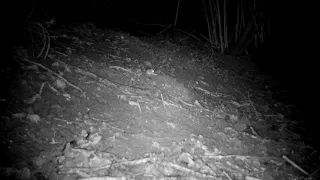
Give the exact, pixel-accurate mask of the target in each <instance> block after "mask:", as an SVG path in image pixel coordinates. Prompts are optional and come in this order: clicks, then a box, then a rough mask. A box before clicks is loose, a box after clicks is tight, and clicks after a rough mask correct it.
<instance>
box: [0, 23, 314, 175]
mask: <svg viewBox="0 0 320 180" xmlns="http://www.w3.org/2000/svg"><path fill="white" fill-rule="evenodd" d="M188 41H190V42H170V41H168V40H161V39H157V38H153V39H152V38H138V37H134V36H131V35H129V34H127V33H121V32H114V31H110V30H102V29H98V28H95V27H94V26H92V25H90V24H89V25H79V26H72V27H71V26H70V27H64V29H62V30H61V29H60V30H59V31H57V30H56V31H55V36H54V38H52V41H50V47H48V45H49V43H48V42H47V44H46V46H43V48H42V49H43V51H38V52H41V53H39V55H41V56H39V57H38V58H34V57H36V55H38V54H36V55H33V54H32V53H31V52H32V51H31V50H30V49H28V48H25V47H17V48H16V49H15V50H14V54H13V55H14V57H13V58H12V60H11V63H10V65H9V64H7V65H6V66H5V67H3V68H2V69H1V80H2V81H1V82H2V85H3V86H5V88H2V89H5V92H3V93H1V107H2V109H1V110H2V112H1V132H0V133H1V156H2V157H1V159H2V160H1V169H0V173H1V177H2V178H1V179H5V178H12V179H32V180H43V179H50V180H61V179H65V180H66V179H72V180H73V179H82V180H109V179H121V180H122V179H221V180H223V179H226V180H231V179H232V180H237V179H239V180H240V179H241V180H242V179H245V180H257V179H263V180H272V179H304V178H307V177H309V179H312V178H314V179H315V178H316V177H319V174H317V171H316V170H317V168H316V167H317V165H319V164H317V163H319V162H318V160H319V159H318V158H319V154H318V152H316V151H315V150H314V149H313V148H312V147H310V146H308V145H306V144H304V143H303V142H302V140H301V137H300V136H299V135H298V134H297V133H295V132H296V127H298V126H299V124H298V123H299V122H293V121H290V119H287V118H286V113H289V112H288V109H289V108H290V107H289V105H286V104H283V103H281V102H277V101H276V100H275V99H273V98H272V96H273V94H272V93H273V89H272V84H268V82H267V81H266V78H265V77H263V76H261V75H259V74H258V73H257V72H258V69H257V67H255V66H254V64H252V63H250V61H248V59H245V58H236V57H232V56H220V55H218V54H217V53H216V54H213V53H212V52H208V51H207V50H206V48H205V47H204V46H201V45H200V44H199V43H198V42H194V40H189V39H188ZM191 41H192V42H191ZM191 44H192V45H191ZM40 47H41V46H40ZM40 50H41V48H40ZM46 50H47V51H46ZM306 154H307V155H306Z"/></svg>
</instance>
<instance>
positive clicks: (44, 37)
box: [36, 23, 47, 58]
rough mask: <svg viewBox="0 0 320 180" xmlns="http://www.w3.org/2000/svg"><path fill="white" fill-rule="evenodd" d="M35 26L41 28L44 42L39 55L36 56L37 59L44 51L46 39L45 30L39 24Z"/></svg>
mask: <svg viewBox="0 0 320 180" xmlns="http://www.w3.org/2000/svg"><path fill="white" fill-rule="evenodd" d="M36 25H38V26H39V27H40V28H41V30H42V34H43V40H44V44H43V47H42V49H41V51H40V53H39V54H38V56H37V58H38V57H40V56H41V54H42V53H43V51H44V48H45V46H46V39H47V38H46V32H45V30H46V29H45V28H44V27H43V26H42V25H41V24H40V23H36Z"/></svg>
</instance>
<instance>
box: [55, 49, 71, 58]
mask: <svg viewBox="0 0 320 180" xmlns="http://www.w3.org/2000/svg"><path fill="white" fill-rule="evenodd" d="M51 51H53V52H55V53H58V54H61V55H63V56H67V57H69V56H68V55H66V54H64V53H62V52H59V51H56V50H54V49H51Z"/></svg>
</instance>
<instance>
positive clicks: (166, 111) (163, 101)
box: [161, 94, 169, 116]
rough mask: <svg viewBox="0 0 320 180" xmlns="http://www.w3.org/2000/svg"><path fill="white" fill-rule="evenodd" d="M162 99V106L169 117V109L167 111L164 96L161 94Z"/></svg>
mask: <svg viewBox="0 0 320 180" xmlns="http://www.w3.org/2000/svg"><path fill="white" fill-rule="evenodd" d="M161 99H162V104H163V106H164V109H165V110H166V113H167V115H168V116H169V113H168V109H167V107H166V105H165V104H164V101H163V96H162V94H161Z"/></svg>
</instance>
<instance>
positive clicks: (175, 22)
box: [173, 0, 180, 28]
mask: <svg viewBox="0 0 320 180" xmlns="http://www.w3.org/2000/svg"><path fill="white" fill-rule="evenodd" d="M179 7H180V0H178V5H177V11H176V17H175V20H174V24H173V28H175V27H176V24H177V20H178V14H179Z"/></svg>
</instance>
